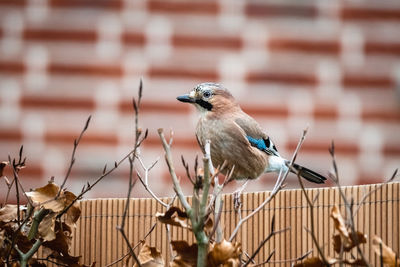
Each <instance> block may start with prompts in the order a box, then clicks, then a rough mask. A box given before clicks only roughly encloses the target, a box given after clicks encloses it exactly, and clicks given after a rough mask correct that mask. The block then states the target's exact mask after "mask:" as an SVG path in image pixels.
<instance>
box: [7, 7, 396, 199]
mask: <svg viewBox="0 0 400 267" xmlns="http://www.w3.org/2000/svg"><path fill="white" fill-rule="evenodd" d="M140 77H143V81H144V100H143V109H142V112H141V117H140V119H141V126H142V127H143V128H149V130H150V136H149V138H148V140H147V141H146V142H145V143H144V145H143V147H142V149H141V153H142V156H143V159H144V162H145V163H146V164H150V163H151V162H152V161H153V160H154V159H156V158H157V157H161V160H160V162H159V163H158V165H157V166H156V167H155V168H154V169H153V171H152V172H151V173H150V184H151V187H152V188H153V190H154V191H155V192H156V193H157V194H159V195H160V196H168V195H171V194H172V186H171V185H170V180H169V176H168V173H167V168H166V165H165V162H164V160H163V151H162V150H161V146H160V142H159V140H158V136H157V131H156V130H157V128H160V127H162V128H164V129H165V130H166V131H167V132H168V131H170V130H173V131H174V146H173V149H174V150H173V153H174V155H175V162H176V165H177V168H178V172H179V174H180V175H181V176H182V177H184V172H183V170H182V168H181V164H180V155H184V156H185V158H186V160H187V161H189V162H190V163H193V160H194V158H195V155H196V154H197V155H200V150H199V149H198V147H197V143H196V141H195V137H194V127H195V121H196V113H195V110H194V108H193V107H190V106H189V105H185V104H182V103H178V102H177V101H176V100H175V98H176V96H177V95H179V94H182V93H185V92H187V91H189V90H190V89H191V88H193V87H194V86H195V85H196V84H197V83H200V82H204V81H217V82H221V83H223V84H224V85H225V86H226V87H228V88H229V89H230V90H231V91H232V93H233V94H234V95H235V96H236V98H237V99H238V100H239V102H240V103H241V105H242V107H243V109H244V110H245V111H247V112H248V113H249V114H250V115H252V116H254V117H255V118H256V119H257V120H258V121H259V122H260V124H261V125H262V126H263V127H264V128H265V129H266V131H267V132H268V133H269V134H270V135H271V136H272V138H273V140H274V141H275V143H276V144H277V146H278V148H280V151H281V154H283V155H285V156H286V157H290V156H291V153H292V152H293V150H294V148H295V146H296V144H297V140H298V138H299V137H300V135H301V132H302V130H303V129H304V128H305V127H306V126H307V125H308V126H309V134H308V136H307V139H306V143H305V144H304V146H303V148H302V149H301V152H300V155H299V158H298V161H299V162H300V163H303V164H306V165H307V166H310V167H312V168H314V169H316V170H318V171H319V172H321V173H324V174H326V173H327V172H328V171H329V170H330V168H331V161H330V156H329V153H328V147H329V145H330V142H331V140H332V139H334V140H335V142H336V147H337V158H338V164H339V169H340V174H341V178H342V183H343V184H345V185H349V184H364V183H372V182H379V181H382V180H384V179H385V178H387V177H388V176H390V174H391V173H392V171H393V170H394V169H395V168H397V167H399V165H400V164H399V163H400V124H399V122H400V108H399V106H400V105H399V103H400V100H399V88H400V2H399V1H395V0H393V1H379V2H378V1H289V0H285V1H246V2H245V1H228V0H220V1H210V0H205V1H184V0H174V1H162V0H148V1H128V0H127V1H122V0H115V1H106V0H101V1H100V0H31V1H28V0H25V1H19V0H0V147H1V149H0V159H1V160H6V159H7V156H8V155H9V154H10V155H11V156H17V154H18V150H19V147H20V145H21V144H23V145H24V148H25V154H26V156H27V158H28V161H27V168H26V169H24V170H23V171H22V172H21V179H22V182H23V184H24V185H25V187H26V188H27V189H29V188H31V187H37V186H41V185H43V184H44V183H45V182H46V181H47V180H48V179H49V177H51V176H55V177H56V181H61V180H62V178H63V177H64V175H65V172H66V168H67V166H68V164H69V158H70V154H71V151H72V144H73V140H74V138H76V137H77V136H78V135H79V132H80V130H81V129H82V127H83V125H84V123H85V120H86V118H87V117H88V116H89V114H92V115H93V119H92V123H91V125H90V128H89V130H88V132H87V134H86V135H85V137H84V139H83V141H82V144H81V145H80V146H79V148H78V152H77V155H76V157H77V162H76V165H75V167H74V169H73V172H72V175H71V178H70V180H69V182H68V187H69V188H70V189H71V190H74V191H75V192H77V191H80V189H81V187H82V186H83V185H84V184H85V182H86V181H93V180H94V178H96V177H97V176H98V175H100V174H101V171H102V169H103V166H104V164H105V163H108V165H109V166H112V165H113V162H114V161H115V160H118V159H120V158H122V157H123V156H124V155H125V154H126V153H127V152H128V151H129V150H130V148H131V146H132V143H133V133H132V131H133V113H132V108H131V99H132V97H133V96H136V93H137V87H138V83H139V79H140ZM138 168H139V166H138ZM139 169H140V168H139ZM127 177H128V166H127V165H126V164H125V165H123V166H122V167H121V169H120V170H119V171H117V172H116V173H115V174H113V175H111V176H110V177H108V178H107V179H106V180H104V181H103V182H102V183H101V184H99V185H98V187H97V189H96V190H94V191H93V192H90V193H89V194H88V197H123V196H125V194H126V186H127ZM275 178H276V176H275V175H266V176H265V177H263V178H262V179H260V180H259V181H257V182H252V183H251V184H250V185H249V187H248V190H249V191H255V190H258V191H260V190H267V189H271V186H272V184H273V182H274V179H275ZM182 180H183V181H186V180H185V179H184V178H182ZM235 186H237V185H232V186H231V188H230V189H229V190H232V189H233V188H234V187H235ZM288 186H289V187H296V186H297V184H296V178H295V177H293V176H291V177H290V179H289V180H288ZM309 186H311V185H309ZM185 190H186V192H187V193H188V194H189V193H190V190H189V186H188V183H187V182H186V188H185ZM229 190H228V191H229ZM5 191H6V190H5V185H4V183H3V181H0V196H1V198H2V199H3V198H4V197H3V196H4V193H5ZM134 196H141V197H142V196H148V194H147V193H146V192H145V191H144V190H143V188H142V186H141V185H139V184H137V186H136V188H135V191H134Z"/></svg>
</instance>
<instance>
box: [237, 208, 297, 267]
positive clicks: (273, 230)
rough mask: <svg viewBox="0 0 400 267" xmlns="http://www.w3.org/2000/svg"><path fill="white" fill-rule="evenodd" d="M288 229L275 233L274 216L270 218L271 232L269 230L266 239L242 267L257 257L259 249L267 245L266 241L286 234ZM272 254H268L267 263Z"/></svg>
mask: <svg viewBox="0 0 400 267" xmlns="http://www.w3.org/2000/svg"><path fill="white" fill-rule="evenodd" d="M289 229H290V228H285V229H282V230H277V231H275V215H274V216H273V217H272V220H271V230H270V233H269V235H268V236H267V238H265V239H264V240H263V241H262V242H261V243H260V244H259V245H258V247H257V249H256V250H255V251H254V253H253V254H252V255H251V257H250V259H249V260H248V261H247V262H246V263H245V264H244V265H243V267H246V266H247V265H249V264H250V263H251V262H252V261H253V260H254V258H255V257H256V256H257V254H258V253H259V252H260V250H261V248H262V247H263V246H264V245H265V243H267V242H268V240H270V239H271V238H272V237H273V236H274V235H276V234H279V233H283V232H286V231H287V230H289ZM272 254H273V253H271V254H270V257H268V259H267V261H269V259H271V257H272Z"/></svg>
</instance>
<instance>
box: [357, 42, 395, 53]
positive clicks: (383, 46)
mask: <svg viewBox="0 0 400 267" xmlns="http://www.w3.org/2000/svg"><path fill="white" fill-rule="evenodd" d="M364 50H365V52H366V53H368V54H385V55H400V43H382V42H372V41H369V42H367V43H366V44H365V47H364Z"/></svg>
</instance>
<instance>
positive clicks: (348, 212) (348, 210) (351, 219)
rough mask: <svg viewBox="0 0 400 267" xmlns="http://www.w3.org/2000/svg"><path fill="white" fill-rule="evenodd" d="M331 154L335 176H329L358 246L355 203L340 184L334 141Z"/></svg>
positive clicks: (366, 262) (363, 257)
mask: <svg viewBox="0 0 400 267" xmlns="http://www.w3.org/2000/svg"><path fill="white" fill-rule="evenodd" d="M329 153H330V154H331V157H332V164H333V168H334V174H330V175H329V176H330V178H331V179H332V180H333V181H334V183H335V184H336V186H337V188H338V190H339V193H340V196H341V198H342V199H343V202H344V204H345V208H346V215H347V216H346V218H347V222H348V224H349V225H350V228H351V236H352V239H353V240H354V241H355V243H356V244H359V240H358V236H357V232H356V229H355V224H354V217H353V212H352V206H353V204H352V203H353V201H352V202H351V204H350V203H349V201H348V200H347V198H346V195H345V194H344V192H343V190H342V187H341V185H340V182H339V171H338V168H337V164H336V156H335V145H334V142H333V141H332V144H331V147H330V149H329ZM395 173H396V172H395ZM356 248H357V252H358V253H359V254H360V256H361V259H362V260H363V262H364V263H365V264H366V266H368V267H369V266H371V265H370V264H369V263H368V261H367V259H366V258H365V255H364V253H363V252H362V250H361V248H360V246H359V245H357V246H356Z"/></svg>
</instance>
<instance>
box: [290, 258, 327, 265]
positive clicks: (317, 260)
mask: <svg viewBox="0 0 400 267" xmlns="http://www.w3.org/2000/svg"><path fill="white" fill-rule="evenodd" d="M323 266H324V263H323V261H322V260H321V259H320V258H318V257H313V258H308V259H305V260H304V261H303V262H301V263H297V264H295V265H294V266H293V267H323Z"/></svg>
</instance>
